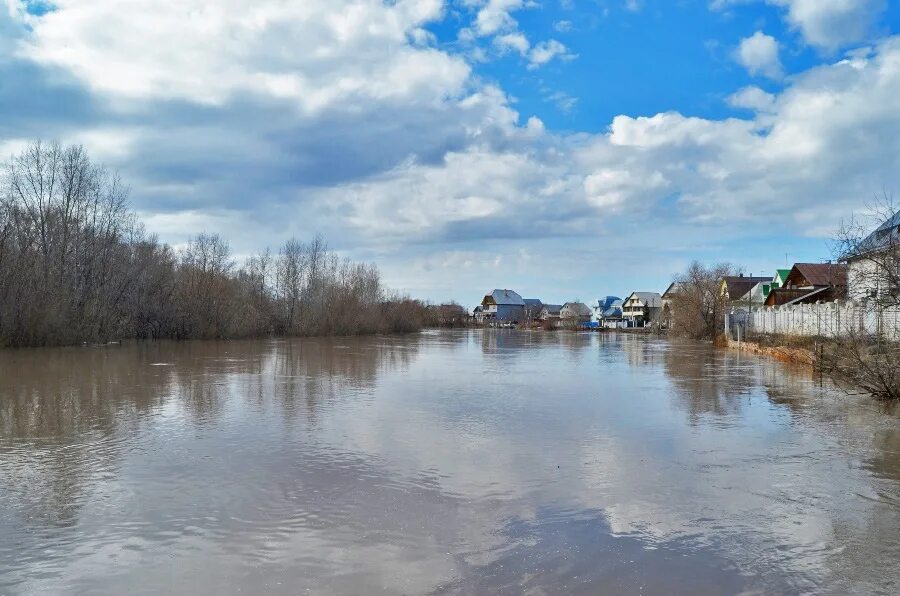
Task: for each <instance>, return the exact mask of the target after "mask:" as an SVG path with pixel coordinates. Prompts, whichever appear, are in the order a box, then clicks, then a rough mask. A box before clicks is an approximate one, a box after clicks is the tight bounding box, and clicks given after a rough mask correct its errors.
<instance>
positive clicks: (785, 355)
mask: <svg viewBox="0 0 900 596" xmlns="http://www.w3.org/2000/svg"><path fill="white" fill-rule="evenodd" d="M724 347H726V348H728V349H730V350H737V351H739V352H746V353H748V354H755V355H758V356H767V357H769V358H773V359H775V360H778V361H779V362H787V363H791V364H805V365H807V366H815V364H816V356H815V352H814V351H813V350H811V349H809V348H806V347H799V346H789V345H778V344H773V345H770V344H768V343H767V342H765V343H764V342H754V341H735V340H733V339H731V338H726V339H725V343H724Z"/></svg>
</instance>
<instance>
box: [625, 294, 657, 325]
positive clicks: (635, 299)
mask: <svg viewBox="0 0 900 596" xmlns="http://www.w3.org/2000/svg"><path fill="white" fill-rule="evenodd" d="M661 311H662V296H661V295H660V294H659V293H658V292H632V293H631V294H630V295H629V296H628V298H626V299H625V303H624V305H623V306H622V317H623V318H624V319H625V321H627V322H628V324H629V325H630V326H632V327H644V326H645V325H647V324H648V323H652V322H654V321H658V320H659V316H660V312H661Z"/></svg>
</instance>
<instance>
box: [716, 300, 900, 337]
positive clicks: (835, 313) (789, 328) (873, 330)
mask: <svg viewBox="0 0 900 596" xmlns="http://www.w3.org/2000/svg"><path fill="white" fill-rule="evenodd" d="M736 325H740V326H741V327H742V328H743V329H745V330H749V331H751V332H755V333H770V334H781V335H801V336H809V337H814V336H819V337H840V336H842V335H847V334H850V333H858V332H864V333H867V334H869V335H872V336H880V337H883V338H886V339H890V340H894V341H900V307H890V308H879V307H877V306H875V305H868V304H856V303H854V302H851V301H846V300H839V301H836V302H817V303H815V304H794V305H791V306H774V307H773V306H769V307H765V308H762V309H760V310H757V311H754V312H752V313H734V314H731V315H729V329H728V332H729V334H730V335H732V336H733V335H734V329H732V327H734V326H736Z"/></svg>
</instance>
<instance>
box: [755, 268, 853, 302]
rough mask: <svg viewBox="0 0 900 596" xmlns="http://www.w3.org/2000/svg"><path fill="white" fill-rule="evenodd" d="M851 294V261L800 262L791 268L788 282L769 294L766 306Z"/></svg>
mask: <svg viewBox="0 0 900 596" xmlns="http://www.w3.org/2000/svg"><path fill="white" fill-rule="evenodd" d="M846 296H847V265H843V264H834V263H797V264H795V265H794V266H793V267H792V268H791V272H790V273H789V274H788V276H787V278H786V279H785V281H784V286H783V287H780V288H775V289H773V290H772V291H770V292H769V295H768V296H767V297H766V301H765V304H766V306H781V305H783V304H805V303H810V302H829V301H832V300H839V299H841V298H846Z"/></svg>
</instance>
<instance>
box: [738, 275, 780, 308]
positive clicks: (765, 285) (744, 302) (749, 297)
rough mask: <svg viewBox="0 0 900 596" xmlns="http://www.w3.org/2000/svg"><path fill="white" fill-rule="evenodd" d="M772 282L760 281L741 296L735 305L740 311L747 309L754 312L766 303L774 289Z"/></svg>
mask: <svg viewBox="0 0 900 596" xmlns="http://www.w3.org/2000/svg"><path fill="white" fill-rule="evenodd" d="M774 283H775V282H773V281H761V282H759V283H758V284H756V285H755V286H753V287H752V288H750V291H748V292H747V293H746V294H744V295H743V296H741V297H740V298H739V299H738V300H737V303H738V304H739V305H740V306H741V307H742V309H749V310H750V311H753V310H756V309H758V308H760V307H762V306H763V305H765V303H766V299H767V298H768V297H769V293H770V292H771V291H772V290H773V289H774V288H773V286H774Z"/></svg>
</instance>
